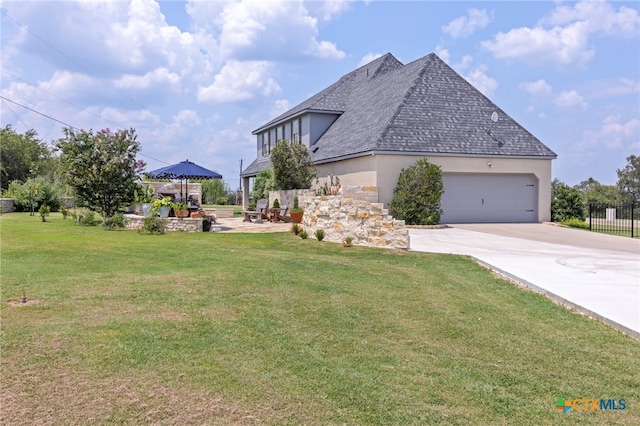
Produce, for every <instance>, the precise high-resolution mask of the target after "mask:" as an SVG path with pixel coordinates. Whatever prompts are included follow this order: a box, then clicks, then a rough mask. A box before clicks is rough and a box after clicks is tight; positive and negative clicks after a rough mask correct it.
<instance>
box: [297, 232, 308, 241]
mask: <svg viewBox="0 0 640 426" xmlns="http://www.w3.org/2000/svg"><path fill="white" fill-rule="evenodd" d="M298 236H299V237H300V238H302V239H303V240H306V239H307V238H309V234H308V233H307V231H304V230H303V231H300V233H299V234H298Z"/></svg>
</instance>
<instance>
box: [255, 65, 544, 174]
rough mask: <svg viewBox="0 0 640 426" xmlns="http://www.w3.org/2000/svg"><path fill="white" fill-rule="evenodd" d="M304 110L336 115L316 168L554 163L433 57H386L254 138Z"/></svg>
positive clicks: (317, 148)
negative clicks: (457, 160)
mask: <svg viewBox="0 0 640 426" xmlns="http://www.w3.org/2000/svg"><path fill="white" fill-rule="evenodd" d="M310 110H324V111H335V112H338V113H341V115H340V117H339V118H338V119H337V120H336V121H335V122H334V123H333V125H332V126H331V127H330V128H329V129H328V130H327V131H326V132H325V134H324V135H322V137H321V138H320V139H319V140H318V141H317V142H316V144H315V145H314V146H313V148H314V149H312V158H313V160H314V161H315V162H319V163H324V162H330V161H333V160H338V159H340V158H343V157H352V156H358V155H366V154H369V153H372V152H375V153H398V154H402V153H406V154H415V155H429V154H431V155H433V154H439V155H483V156H484V155H486V156H496V157H497V156H515V157H533V158H536V157H537V158H546V159H549V158H555V157H556V154H555V153H554V152H553V151H552V150H551V149H549V148H548V147H547V146H546V145H544V144H543V143H542V142H540V140H538V139H537V138H536V137H535V136H533V135H532V134H531V133H529V132H528V131H527V130H526V129H525V128H523V127H522V126H521V125H519V124H518V123H517V122H516V121H515V120H513V118H511V117H510V116H509V115H508V114H506V113H505V112H504V111H502V110H501V109H500V108H499V107H498V106H496V105H495V104H494V103H493V102H491V101H490V100H489V99H488V98H487V97H486V96H484V95H483V94H482V93H480V92H479V91H478V90H477V89H476V88H474V87H473V86H472V85H471V84H469V83H468V82H467V81H466V80H465V79H464V78H463V77H461V76H460V75H459V74H458V73H456V72H455V71H454V70H453V69H451V68H450V67H449V66H448V65H447V64H446V63H444V62H443V61H442V60H441V59H440V58H438V56H436V55H435V54H433V53H432V54H429V55H427V56H425V57H423V58H420V59H418V60H416V61H414V62H411V63H409V64H407V65H402V63H401V62H400V61H398V60H397V59H396V58H395V57H393V55H391V54H390V53H387V54H386V55H384V56H382V57H380V58H378V59H376V60H374V61H372V62H370V63H369V64H367V65H364V66H362V67H360V68H358V69H357V70H355V71H352V72H350V73H349V74H346V75H345V76H344V77H342V78H341V79H340V80H338V81H337V82H336V83H334V84H332V85H331V86H329V87H327V88H326V89H325V90H323V91H321V92H319V93H318V94H316V95H314V96H312V97H311V98H309V99H307V100H306V101H304V102H302V103H301V104H299V105H297V106H295V107H294V108H292V109H290V110H289V111H287V112H285V113H284V114H282V115H280V116H278V117H276V118H274V119H273V120H271V121H270V122H268V123H266V124H265V125H263V126H261V127H260V128H259V129H257V130H256V131H255V132H254V133H258V132H260V131H262V130H263V129H265V128H268V127H271V126H272V125H274V124H276V123H277V122H279V121H283V120H285V119H288V118H291V117H293V116H295V115H298V114H301V113H304V112H305V111H310ZM494 111H496V112H497V113H498V117H499V120H498V122H497V123H494V124H493V125H492V126H491V131H490V133H489V132H487V129H488V128H489V126H490V125H491V121H490V117H491V114H492V113H493V112H494ZM257 163H258V161H256V162H254V163H252V165H250V166H249V168H253V166H254V165H255V166H258V164H257ZM263 165H264V164H263ZM249 168H247V170H245V172H244V173H243V174H245V175H246V174H247V171H248V170H249Z"/></svg>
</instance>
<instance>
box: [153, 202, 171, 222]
mask: <svg viewBox="0 0 640 426" xmlns="http://www.w3.org/2000/svg"><path fill="white" fill-rule="evenodd" d="M152 206H153V211H155V212H158V215H159V216H160V217H162V218H165V217H169V212H170V211H171V208H172V207H173V201H172V200H171V198H169V197H164V198H160V199H157V200H155V201H154V202H153V203H152Z"/></svg>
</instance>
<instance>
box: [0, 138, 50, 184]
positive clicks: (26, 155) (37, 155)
mask: <svg viewBox="0 0 640 426" xmlns="http://www.w3.org/2000/svg"><path fill="white" fill-rule="evenodd" d="M50 167H51V152H50V151H49V148H47V145H46V144H45V143H44V142H42V141H40V140H39V139H38V134H37V133H36V132H35V130H28V131H27V132H26V133H25V134H19V133H16V132H15V131H14V130H13V129H12V128H11V126H10V125H8V126H6V127H4V128H2V129H0V182H1V184H2V188H3V189H7V188H8V187H9V183H10V182H12V181H14V180H19V181H20V182H25V181H26V180H27V179H29V178H30V177H35V176H37V175H41V174H44V173H47V172H49V171H50Z"/></svg>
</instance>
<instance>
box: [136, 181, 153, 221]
mask: <svg viewBox="0 0 640 426" xmlns="http://www.w3.org/2000/svg"><path fill="white" fill-rule="evenodd" d="M133 196H134V203H135V206H134V208H133V210H134V211H136V212H140V211H141V212H142V214H143V215H144V216H145V217H149V216H150V215H151V202H152V201H153V186H151V185H144V186H142V185H140V186H139V188H137V189H136V190H135V191H134V194H133Z"/></svg>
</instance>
